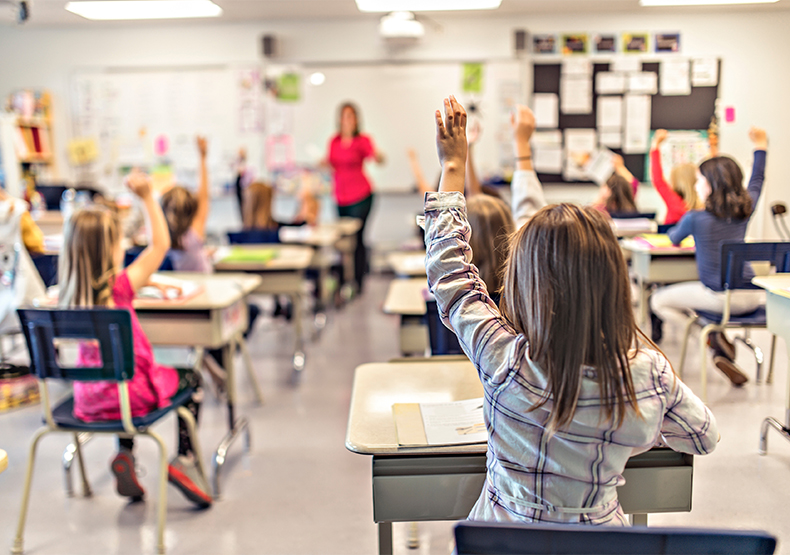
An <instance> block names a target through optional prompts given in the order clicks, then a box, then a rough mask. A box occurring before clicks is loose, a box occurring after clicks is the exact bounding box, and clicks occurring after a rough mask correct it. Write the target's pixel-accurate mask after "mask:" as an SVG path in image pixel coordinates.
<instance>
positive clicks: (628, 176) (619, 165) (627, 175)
mask: <svg viewBox="0 0 790 555" xmlns="http://www.w3.org/2000/svg"><path fill="white" fill-rule="evenodd" d="M612 164H613V165H614V173H616V174H617V175H619V176H620V177H622V178H624V179H625V180H626V181H628V182H629V183H630V184H631V193H633V195H634V198H636V192H637V191H638V190H639V180H638V179H637V178H636V177H634V174H632V173H631V172H630V171H629V170H628V168H626V167H625V161H623V157H622V156H620V155H619V154H615V155H614V157H613V158H612Z"/></svg>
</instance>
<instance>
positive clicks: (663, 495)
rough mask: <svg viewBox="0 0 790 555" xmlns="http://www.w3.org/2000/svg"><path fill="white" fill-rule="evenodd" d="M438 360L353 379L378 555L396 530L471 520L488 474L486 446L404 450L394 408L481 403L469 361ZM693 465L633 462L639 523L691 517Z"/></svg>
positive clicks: (659, 456)
mask: <svg viewBox="0 0 790 555" xmlns="http://www.w3.org/2000/svg"><path fill="white" fill-rule="evenodd" d="M443 358H444V357H435V358H434V359H433V360H430V359H429V360H423V361H418V362H391V363H373V364H363V365H362V366H359V367H357V369H356V372H355V374H354V385H353V388H352V393H351V407H350V410H349V416H348V428H347V431H346V448H347V449H348V450H349V451H352V452H354V453H359V454H363V455H371V456H372V460H373V520H374V521H375V522H376V523H377V524H378V528H379V553H381V554H390V553H392V523H393V522H402V521H405V522H410V521H417V520H459V519H463V518H466V516H467V515H468V514H469V511H470V510H471V508H472V506H473V505H474V503H475V502H476V501H477V498H478V497H479V495H480V492H481V491H482V488H483V483H484V481H485V473H486V446H485V445H484V444H474V445H454V446H439V447H427V446H426V447H412V448H404V447H399V446H398V439H397V434H396V431H395V423H394V420H393V418H392V404H393V403H420V402H446V401H457V400H462V399H470V398H475V397H482V395H483V389H482V386H481V384H480V380H479V378H478V376H477V372H476V370H475V368H474V366H473V365H472V363H471V362H469V361H459V360H458V359H457V358H456V359H455V360H452V359H445V360H442V359H443ZM693 464H694V458H693V457H692V456H691V455H685V454H682V453H676V452H675V451H672V450H670V449H653V450H651V451H648V452H647V453H643V454H641V455H638V456H636V457H632V458H631V460H630V461H629V462H628V464H627V465H626V469H625V472H624V473H623V476H624V477H625V479H626V480H627V483H626V485H624V486H622V487H621V488H619V490H618V496H619V498H620V504H621V505H622V507H623V510H624V511H625V512H626V513H629V514H631V515H632V520H633V522H634V523H635V524H647V514H648V513H659V512H678V511H690V510H691V491H692V489H691V486H692V474H693Z"/></svg>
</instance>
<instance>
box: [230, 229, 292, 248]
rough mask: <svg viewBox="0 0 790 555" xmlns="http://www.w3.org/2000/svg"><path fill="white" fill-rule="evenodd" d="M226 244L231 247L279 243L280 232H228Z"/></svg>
mask: <svg viewBox="0 0 790 555" xmlns="http://www.w3.org/2000/svg"><path fill="white" fill-rule="evenodd" d="M228 242H229V243H230V244H231V245H249V244H256V245H260V244H264V243H279V242H280V230H278V229H250V230H247V231H229V232H228Z"/></svg>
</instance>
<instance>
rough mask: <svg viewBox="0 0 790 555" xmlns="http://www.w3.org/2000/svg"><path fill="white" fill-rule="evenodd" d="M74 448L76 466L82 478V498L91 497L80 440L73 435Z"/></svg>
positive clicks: (78, 435) (78, 436) (91, 492)
mask: <svg viewBox="0 0 790 555" xmlns="http://www.w3.org/2000/svg"><path fill="white" fill-rule="evenodd" d="M74 447H75V449H74V450H75V452H76V453H77V464H78V465H79V467H80V477H81V478H82V496H83V497H91V496H92V495H93V491H91V485H90V483H89V482H88V474H87V473H86V472H85V459H83V457H82V441H81V439H80V434H76V433H75V434H74Z"/></svg>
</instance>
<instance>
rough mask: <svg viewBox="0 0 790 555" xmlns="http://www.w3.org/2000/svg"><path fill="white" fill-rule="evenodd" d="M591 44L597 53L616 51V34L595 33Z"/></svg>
mask: <svg viewBox="0 0 790 555" xmlns="http://www.w3.org/2000/svg"><path fill="white" fill-rule="evenodd" d="M593 44H595V51H596V52H598V53H603V52H612V53H614V52H617V35H595V38H594V39H593Z"/></svg>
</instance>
